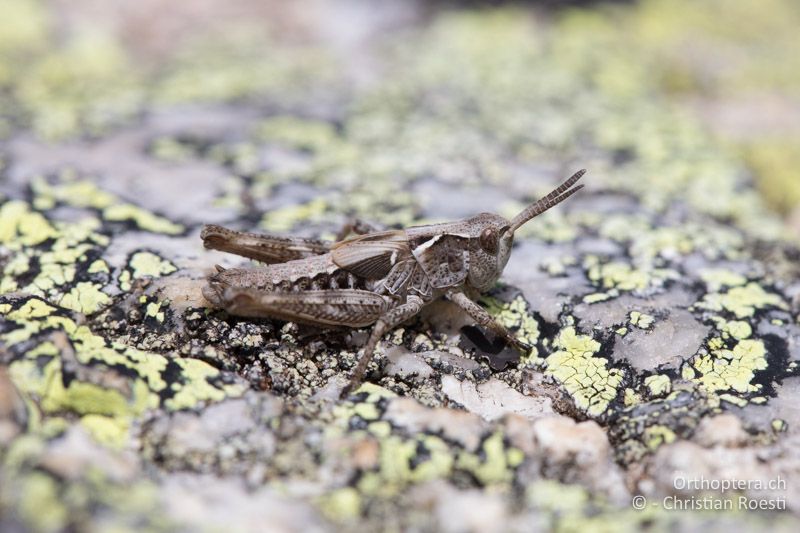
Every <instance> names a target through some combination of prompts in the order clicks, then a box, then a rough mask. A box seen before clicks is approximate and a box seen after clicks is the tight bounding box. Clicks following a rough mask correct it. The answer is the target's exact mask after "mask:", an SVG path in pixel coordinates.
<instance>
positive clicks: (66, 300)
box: [58, 281, 111, 315]
mask: <svg viewBox="0 0 800 533" xmlns="http://www.w3.org/2000/svg"><path fill="white" fill-rule="evenodd" d="M110 302H111V298H110V297H109V296H108V295H107V294H106V293H104V292H103V291H101V290H100V287H98V286H97V285H95V284H94V283H89V282H87V281H81V282H79V283H77V284H76V285H75V287H73V288H72V289H71V290H70V291H69V292H68V293H67V294H65V295H64V296H63V298H61V300H59V302H58V303H59V305H61V306H62V307H66V308H67V309H72V310H73V311H78V312H80V313H84V314H87V315H88V314H92V313H95V312H97V311H98V310H100V309H101V308H103V307H105V306H106V305H107V304H108V303H110Z"/></svg>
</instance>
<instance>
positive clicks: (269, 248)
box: [201, 170, 585, 393]
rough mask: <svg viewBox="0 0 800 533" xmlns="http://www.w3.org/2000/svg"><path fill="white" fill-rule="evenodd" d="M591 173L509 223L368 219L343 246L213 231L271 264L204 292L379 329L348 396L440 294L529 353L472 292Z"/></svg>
mask: <svg viewBox="0 0 800 533" xmlns="http://www.w3.org/2000/svg"><path fill="white" fill-rule="evenodd" d="M584 172H585V171H583V170H582V171H579V172H577V173H576V174H574V175H573V176H572V177H571V178H569V179H568V180H567V181H566V182H565V183H564V184H562V185H561V186H560V187H558V188H557V189H555V190H554V191H553V192H551V193H550V194H549V195H547V196H545V197H544V198H542V199H540V200H539V201H537V202H536V203H534V204H532V205H530V206H529V207H528V208H526V209H525V210H524V211H522V212H521V213H520V214H519V215H517V216H516V217H514V219H513V220H511V221H508V220H506V219H505V218H503V217H501V216H499V215H495V214H492V213H482V214H479V215H476V216H474V217H472V218H468V219H465V220H461V221H457V222H448V223H444V224H434V225H426V226H415V227H411V228H407V229H402V230H390V231H374V230H373V229H372V228H370V227H367V225H365V224H364V223H363V222H361V223H358V224H356V225H354V226H352V227H350V228H349V229H351V230H354V231H355V232H357V233H363V234H362V235H358V236H356V237H353V238H350V239H347V240H341V241H339V242H336V243H333V242H328V241H320V240H313V239H299V238H292V237H279V236H271V235H258V234H252V233H242V232H236V231H232V230H228V229H225V228H222V227H219V226H206V227H205V228H204V229H203V232H202V234H201V237H202V238H203V242H204V245H205V246H206V248H212V249H217V250H222V251H226V252H231V253H235V254H238V255H242V256H244V257H249V258H251V259H256V260H259V261H262V262H264V263H267V265H265V266H263V267H260V268H233V269H223V268H221V267H217V272H216V273H215V274H213V275H211V276H210V277H209V280H208V285H207V286H206V287H205V288H204V290H203V294H204V296H205V297H206V299H207V300H208V301H209V302H210V303H211V304H213V305H215V306H218V307H222V308H224V309H226V310H227V311H228V312H229V313H231V314H234V315H239V316H251V317H271V318H277V319H281V320H288V321H295V322H303V323H310V324H315V325H328V326H349V327H364V326H368V325H372V324H374V327H373V329H372V333H371V335H370V337H369V340H368V341H367V344H366V345H365V347H364V353H363V355H362V356H361V359H360V360H359V363H358V366H357V367H356V370H355V372H354V373H353V377H352V379H351V382H350V384H349V386H348V387H347V388H346V389H345V393H346V392H347V391H349V390H352V388H353V387H354V386H355V385H357V384H358V383H359V382H360V381H361V378H362V376H363V373H364V371H365V370H366V367H367V364H368V363H369V361H370V359H371V357H372V354H373V352H374V350H375V346H376V345H377V343H378V341H379V340H380V339H381V338H382V337H383V335H384V334H385V333H386V332H387V331H389V330H390V329H392V328H393V327H395V326H396V325H398V324H400V323H401V322H403V321H405V320H407V319H408V318H410V317H412V316H414V315H415V314H417V313H418V312H419V310H420V309H422V307H423V306H425V305H426V304H428V303H430V302H431V301H433V300H435V299H437V298H439V297H442V296H445V297H447V298H448V299H450V300H451V301H453V302H454V303H455V304H456V305H458V306H459V307H461V308H462V309H463V310H464V311H466V312H467V313H468V314H469V315H470V316H471V317H472V318H473V319H474V320H476V321H477V322H478V323H479V324H481V325H482V326H484V327H488V328H490V329H491V330H492V331H494V332H495V333H496V334H498V335H501V336H502V337H504V338H505V339H506V340H507V341H509V342H510V343H512V344H513V345H514V346H516V347H517V348H519V349H521V350H530V347H529V346H527V345H525V344H524V343H522V342H521V341H519V340H517V339H516V338H515V337H514V335H513V333H511V332H510V331H508V330H507V329H506V328H505V327H503V326H502V325H500V324H499V323H497V322H495V321H494V320H493V319H492V318H491V317H490V316H489V314H488V313H486V311H485V310H484V309H483V308H482V307H480V306H478V305H477V304H475V303H474V302H473V301H472V300H471V299H470V298H469V297H468V295H467V293H470V294H472V293H480V292H484V291H486V290H488V289H489V288H491V287H492V285H494V283H495V282H496V281H497V280H498V279H499V277H500V274H501V273H502V271H503V268H504V267H505V265H506V263H507V262H508V258H509V255H510V253H511V246H512V244H513V239H514V231H515V230H516V229H517V228H519V227H520V226H521V225H522V224H524V223H525V222H527V221H528V220H530V219H531V218H534V217H535V216H537V215H539V214H541V213H543V212H544V211H546V210H547V209H549V208H551V207H553V206H555V205H557V204H558V203H560V202H561V201H563V200H565V199H566V198H568V197H569V196H571V195H572V194H574V193H575V192H577V191H578V190H579V189H580V188H581V187H582V185H578V186H575V187H573V185H574V184H575V182H577V181H578V180H579V179H580V178H581V176H583V173H584Z"/></svg>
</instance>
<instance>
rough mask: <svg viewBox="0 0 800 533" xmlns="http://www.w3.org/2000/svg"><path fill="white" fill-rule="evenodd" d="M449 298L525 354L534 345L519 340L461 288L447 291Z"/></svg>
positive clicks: (479, 322) (475, 319)
mask: <svg viewBox="0 0 800 533" xmlns="http://www.w3.org/2000/svg"><path fill="white" fill-rule="evenodd" d="M447 299H449V300H450V301H451V302H453V303H454V304H456V305H457V306H459V307H460V308H461V309H463V310H464V311H466V313H467V314H468V315H469V316H471V317H472V319H473V320H474V321H475V322H477V323H478V324H480V325H481V326H483V327H485V328H488V329H489V330H491V331H492V332H493V333H495V334H496V335H499V336H500V337H503V338H504V339H505V340H506V341H507V342H508V343H509V344H511V345H512V346H514V347H515V348H516V349H517V350H519V351H520V352H522V353H523V354H527V353H529V352H530V351H531V350H532V349H533V346H531V345H529V344H528V343H526V342H523V341H521V340H519V339H518V338H517V337H516V336H515V335H514V334H513V333H512V332H511V331H509V330H508V328H506V327H505V326H504V325H502V324H500V323H499V322H497V321H496V320H495V319H494V318H492V315H490V314H489V313H488V312H487V311H486V309H484V308H483V307H481V306H480V305H478V304H476V303H475V302H473V301H472V300H470V299H469V297H468V296H467V295H466V294H464V293H463V292H461V291H459V290H451V291H449V292H448V293H447Z"/></svg>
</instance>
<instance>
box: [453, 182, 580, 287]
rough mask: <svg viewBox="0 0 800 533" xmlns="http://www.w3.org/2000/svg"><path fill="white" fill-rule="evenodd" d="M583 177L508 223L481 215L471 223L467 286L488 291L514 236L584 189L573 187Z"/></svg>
mask: <svg viewBox="0 0 800 533" xmlns="http://www.w3.org/2000/svg"><path fill="white" fill-rule="evenodd" d="M585 173H586V171H585V170H579V171H578V172H576V173H575V174H573V175H572V177H570V178H569V179H568V180H567V181H565V182H564V183H563V184H561V185H560V186H559V187H557V188H556V189H555V190H553V191H552V192H551V193H550V194H548V195H547V196H544V197H543V198H540V199H539V200H537V201H536V202H534V203H533V204H531V205H529V206H528V207H526V208H525V209H523V210H522V212H521V213H520V214H518V215H517V216H515V217H514V218H513V219H512V220H511V221H508V220H506V219H504V218H503V217H501V216H499V215H493V214H491V213H483V214H480V215H478V216H476V217H473V218H472V219H470V220H469V222H468V223H469V225H470V226H471V227H473V228H476V229H477V230H478V231H477V236H476V237H473V238H472V242H473V243H474V244H473V245H472V246H471V247H470V268H469V284H470V285H471V286H472V287H474V288H476V289H478V290H480V291H485V290H487V289H489V288H490V287H491V286H492V285H493V284H494V283H495V282H496V281H497V279H498V278H499V277H500V274H502V272H503V269H504V268H505V266H506V263H508V258H509V256H510V255H511V246H512V245H513V244H514V232H515V231H516V230H517V229H519V228H520V227H522V226H523V225H524V224H525V223H526V222H528V221H529V220H531V219H532V218H535V217H537V216H539V215H541V214H542V213H544V212H545V211H547V210H548V209H550V208H551V207H554V206H556V205H558V204H559V203H561V202H563V201H564V200H566V199H567V198H569V197H570V196H572V195H573V194H575V193H576V192H578V191H579V190H580V189H582V188H583V185H578V186H576V187H573V185H575V182H577V181H578V180H579V179H581V177H582V176H583V175H584V174H585Z"/></svg>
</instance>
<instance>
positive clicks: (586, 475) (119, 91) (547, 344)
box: [0, 0, 800, 531]
mask: <svg viewBox="0 0 800 533" xmlns="http://www.w3.org/2000/svg"><path fill="white" fill-rule="evenodd" d="M56 4H61V3H60V2H56V3H55V4H54V5H56ZM118 4H119V3H115V2H111V3H110V4H109V5H110V6H111V7H100V6H97V5H95V4H94V3H82V2H78V3H76V5H75V6H71V9H69V10H66V9H57V8H56V7H52V6H50V7H45V6H44V5H42V4H40V3H39V2H37V1H35V0H6V2H4V4H3V6H2V7H0V85H1V86H2V87H3V88H4V91H2V92H0V111H2V113H0V133H2V135H3V137H2V141H0V487H2V491H0V530H6V529H8V530H16V529H22V530H31V531H62V530H98V531H103V530H119V531H123V530H142V529H146V530H185V531H196V530H218V529H220V528H224V529H229V530H233V531H248V530H262V529H264V528H266V529H271V530H276V531H326V530H338V529H341V530H350V529H359V530H362V529H363V530H375V529H386V530H394V529H410V530H420V531H429V530H442V531H492V530H498V531H501V530H503V531H506V530H538V529H564V530H575V529H582V530H583V529H586V528H593V527H594V528H598V529H606V528H610V527H615V528H620V527H625V528H628V529H631V530H633V529H636V528H639V527H644V526H654V525H655V526H657V527H663V528H673V529H676V528H679V527H685V528H688V529H690V530H707V529H709V528H712V529H715V530H722V529H730V528H732V527H741V526H743V525H753V526H760V527H764V526H769V527H771V528H775V529H787V530H793V528H795V527H796V522H797V519H798V517H800V492H798V491H800V463H798V460H797V457H798V456H800V455H799V454H800V440H798V438H799V437H798V435H800V432H798V428H800V416H798V409H797V407H796V406H797V404H798V403H797V398H798V387H797V384H798V378H797V373H798V369H797V362H798V361H797V360H798V356H800V351H799V350H798V346H800V341H799V340H800V322H798V295H800V277H798V272H800V269H798V266H797V258H798V257H800V250H798V248H797V239H796V236H792V235H791V234H790V232H789V230H788V229H787V226H784V225H783V224H782V221H781V220H780V219H779V218H778V217H777V216H776V215H775V214H773V212H772V211H771V210H770V209H769V208H768V207H767V206H766V205H765V203H764V202H763V200H762V199H761V197H760V196H759V194H758V193H757V191H756V189H755V188H754V184H753V181H752V178H753V176H752V175H751V174H750V173H749V170H748V167H747V166H746V165H745V164H744V163H743V162H742V159H741V158H740V156H739V155H738V153H737V152H732V151H731V150H730V149H729V148H728V147H727V146H726V145H725V144H724V143H720V142H719V141H718V140H716V139H715V138H714V137H712V136H711V135H710V134H709V133H708V132H707V131H706V130H705V129H704V128H703V127H702V126H701V125H700V123H699V122H697V120H696V118H695V117H693V116H692V115H691V113H687V112H686V110H687V107H685V106H682V105H678V104H676V103H675V101H674V100H673V99H671V98H670V94H671V93H670V89H674V88H670V87H666V86H665V85H664V84H662V83H663V82H662V81H659V80H661V79H662V78H663V79H671V80H672V79H682V78H680V76H678V74H676V72H673V71H670V70H669V69H670V68H672V69H673V70H677V69H678V68H679V67H681V68H686V69H687V71H686V72H687V73H688V74H686V73H685V74H686V76H687V79H689V78H688V77H689V76H690V74H691V73H692V72H694V71H693V70H692V69H693V68H695V66H694V65H690V66H686V65H683V64H679V63H677V62H676V61H677V60H674V61H673V62H672V63H669V62H666V63H659V64H658V65H653V64H652V61H653V60H652V57H662V56H663V55H664V54H665V50H670V48H669V46H668V45H665V44H664V43H662V42H660V41H653V40H648V39H654V38H653V37H651V36H650V35H651V32H648V31H643V32H641V33H642V35H640V36H639V37H636V38H638V39H640V40H642V47H641V49H640V50H631V47H630V43H629V41H627V40H626V38H625V37H624V35H629V34H630V32H620V31H619V27H620V25H622V26H624V27H626V28H628V29H631V28H647V27H648V23H652V21H653V20H656V19H658V20H660V19H659V17H661V16H662V15H663V14H664V13H665V11H664V9H665V7H664V3H663V2H658V1H650V2H645V3H643V4H642V5H641V6H628V8H627V9H626V10H607V9H606V8H597V7H594V8H592V7H585V8H579V9H577V8H576V9H575V10H570V11H557V12H546V11H543V10H537V9H532V10H530V11H529V10H528V9H527V8H515V9H509V8H504V9H486V10H480V11H470V10H444V11H440V10H438V9H436V8H425V7H424V6H423V5H422V4H423V3H414V2H407V3H406V2H387V3H386V6H384V9H383V10H370V9H367V8H364V7H363V5H362V4H361V3H360V2H349V1H343V2H339V3H336V4H331V5H328V4H325V3H316V4H315V5H316V6H317V7H318V8H319V9H321V11H317V13H318V16H317V17H313V16H310V15H308V13H309V12H310V11H308V10H304V9H299V8H292V9H282V8H280V7H276V6H275V5H273V3H272V2H266V3H263V5H262V3H253V2H248V1H245V0H236V1H233V2H231V8H230V10H225V9H221V8H220V7H219V6H216V7H214V3H213V2H211V3H208V5H205V3H204V6H203V7H202V8H198V11H197V13H193V16H194V17H196V18H195V19H194V20H197V21H200V22H202V23H203V24H205V25H206V26H207V27H208V31H204V32H202V33H198V30H197V29H196V28H195V29H192V30H189V29H187V28H186V27H185V22H183V21H184V18H185V17H184V16H183V15H185V13H184V12H182V9H183V8H180V7H176V8H175V11H174V12H172V11H170V12H165V13H163V17H159V19H158V21H157V22H155V23H153V24H152V25H151V24H150V22H151V19H150V18H149V17H148V18H145V17H144V14H146V13H148V11H147V10H148V9H153V8H154V2H143V3H142V5H141V6H139V7H132V6H129V7H125V8H122V7H121V5H118ZM254 4H258V5H254ZM299 4H307V3H306V2H299ZM323 4H324V5H323ZM733 4H736V5H737V6H738V8H737V9H739V10H740V11H742V12H745V10H746V7H745V4H746V2H744V0H743V1H741V2H733ZM774 4H775V5H773V6H772V10H773V11H772V12H771V13H773V14H774V16H775V17H778V18H781V17H783V18H786V19H787V20H791V17H792V13H793V11H792V10H791V8H790V7H786V5H784V4H785V2H784V3H782V2H780V1H777V0H776V2H774ZM90 5H91V6H92V7H89V6H90ZM137 5H138V3H137ZM158 5H159V6H161V4H158ZM332 6H333V7H332ZM62 7H63V6H62ZM305 7H306V8H308V7H309V6H308V5H305ZM160 8H161V9H163V6H161V7H160ZM704 9H708V8H704ZM704 9H698V10H697V13H701V14H702V13H706V11H705V10H704ZM782 10H784V11H782ZM690 11H691V10H690ZM709 11H711V10H710V9H709ZM667 12H669V11H667ZM692 12H694V11H692ZM787 13H788V14H787ZM243 14H244V15H243ZM704 16H705V15H704ZM708 16H710V15H708ZM715 16H716V15H715ZM91 17H99V19H97V18H91ZM248 17H249V18H252V19H253V20H259V21H264V20H270V21H272V22H271V24H272V27H270V34H269V35H265V34H264V31H263V28H259V27H255V28H253V26H252V24H248V22H247V19H248ZM697 17H701V15H699V14H698V15H697ZM87 20H91V21H93V22H95V23H96V24H93V26H96V29H97V31H88V30H87V29H86V28H87V26H86V21H87ZM98 20H101V21H103V22H102V23H97V21H98ZM144 20H147V24H145V23H144V22H143V21H144ZM702 20H704V19H702ZM8 21H14V22H11V23H10V22H8ZM22 22H24V24H22ZM691 24H696V25H695V26H693V27H695V28H696V27H698V26H697V25H698V24H699V25H700V27H702V24H701V23H700V22H698V21H695V22H691ZM754 24H766V25H767V27H769V28H771V29H772V30H774V31H773V33H772V34H773V35H774V36H775V37H774V39H775V40H776V41H779V40H780V39H781V38H782V37H781V36H783V35H784V34H783V33H781V31H786V32H788V33H787V34H791V35H794V31H795V28H796V25H792V24H790V23H788V22H787V23H786V24H787V25H786V26H785V27H784V26H783V25H781V24H778V23H775V24H777V26H776V27H773V26H770V24H772V23H768V21H764V20H761V21H760V22H754ZM678 26H680V27H681V28H683V27H684V26H683V22H681V24H679V25H678ZM782 28H783V30H782ZM787 28H788V29H787ZM12 30H13V31H12ZM623 34H624V35H623ZM644 34H646V35H647V36H644ZM637 35H638V34H637ZM659 35H662V34H659ZM664 35H666V34H664ZM298 36H302V37H298ZM679 37H680V36H679ZM679 37H670V38H673V39H677V40H678V41H680V39H679ZM662 38H663V39H666V40H667V41H668V40H669V39H668V37H667V36H663V35H662ZM670 42H672V43H673V44H674V42H675V41H670ZM659 54H661V55H659ZM790 56H791V54H790ZM797 56H798V57H800V54H797ZM791 57H793V58H794V59H793V60H796V57H795V56H791ZM665 65H666V66H665ZM659 69H660V70H659ZM796 70H797V71H800V68H798V69H796ZM703 72H704V75H706V74H707V76H708V78H703V79H708V80H710V81H709V82H708V83H722V82H725V81H727V80H726V79H725V78H724V77H723V75H722V74H721V73H719V72H707V71H705V70H704V71H703ZM654 73H656V74H658V75H654ZM785 83H787V84H790V83H792V82H791V81H787V82H785ZM580 167H587V168H589V169H590V173H589V175H587V177H586V178H585V182H586V184H587V188H586V190H585V191H583V192H581V194H580V195H577V196H576V197H574V198H573V199H571V200H570V201H569V202H567V203H565V204H564V205H562V206H560V207H559V208H558V209H557V210H555V211H553V212H551V213H548V214H546V215H544V216H542V217H541V218H539V219H537V220H536V221H535V222H533V223H531V224H529V225H528V226H525V228H524V229H523V230H521V231H520V232H519V235H518V239H517V241H518V242H517V243H516V246H515V249H514V253H513V254H512V257H511V260H510V263H509V265H508V267H507V269H506V272H505V274H504V276H503V278H502V281H501V283H500V284H498V286H497V287H495V288H494V289H493V290H492V291H490V292H489V293H488V294H487V295H485V296H484V298H483V299H482V300H481V302H480V303H481V305H483V306H484V307H485V308H486V309H487V310H488V311H489V312H490V313H491V314H492V315H494V316H495V317H496V318H497V319H498V320H499V321H501V322H502V323H504V324H505V325H507V326H508V327H510V328H512V329H513V330H514V331H515V332H516V333H517V335H518V336H519V337H520V338H522V339H524V340H525V341H526V342H528V343H529V344H531V345H533V346H535V349H534V350H533V351H532V352H531V353H530V354H527V355H525V356H523V357H521V358H520V357H518V356H517V355H516V353H515V352H513V351H511V350H509V349H507V348H504V347H503V346H502V345H501V346H498V345H497V344H496V343H493V342H492V339H491V338H490V336H488V334H486V333H485V332H482V331H481V330H480V329H477V328H474V327H472V326H471V325H470V321H469V320H468V319H466V318H465V317H463V316H461V315H460V314H459V313H457V312H456V311H455V310H454V308H453V307H452V305H448V304H445V303H437V304H435V305H433V306H431V307H430V308H429V309H427V310H426V311H425V312H423V313H422V314H421V315H420V316H419V317H416V318H415V319H413V320H411V321H409V322H408V323H406V324H404V325H403V326H401V327H400V328H398V329H396V330H395V331H394V332H392V333H391V334H389V335H387V336H386V337H385V338H384V339H383V341H382V342H381V344H380V346H379V350H378V351H379V357H376V360H375V361H374V362H373V363H372V364H371V365H370V368H369V369H368V374H367V382H366V383H365V384H364V385H363V386H362V387H361V388H360V389H359V390H358V391H356V392H355V393H354V394H353V395H352V396H350V397H349V398H348V399H346V400H341V401H340V400H338V391H340V390H341V388H342V386H343V385H344V383H345V382H346V381H345V380H346V376H347V375H349V373H350V372H351V370H352V368H353V366H354V364H355V361H356V358H357V355H358V350H359V347H360V346H361V345H362V344H363V342H364V341H365V339H366V333H365V331H333V332H322V333H320V332H314V331H311V332H309V331H306V330H304V329H301V328H298V327H297V326H296V325H294V324H285V323H281V322H276V321H270V320H250V319H241V318H236V317H232V316H228V315H227V314H226V313H224V312H222V311H219V310H214V309H212V308H211V307H210V306H209V304H208V303H207V302H206V301H205V300H204V299H203V297H202V293H201V292H200V291H201V288H202V286H203V284H204V278H205V276H206V275H207V274H208V273H209V272H210V271H211V269H212V267H213V265H214V264H221V265H223V266H233V265H242V264H245V263H246V262H245V261H244V260H242V259H239V258H236V257H233V256H227V255H224V254H220V253H217V252H208V251H205V250H203V249H202V246H201V242H200V239H199V232H200V229H201V227H202V224H204V223H209V222H213V223H220V224H225V225H228V226H230V227H233V228H240V229H247V230H254V231H263V232H277V233H287V234H294V235H301V236H314V237H324V238H330V237H332V236H333V235H335V233H336V232H337V231H338V229H339V228H340V227H341V226H342V224H343V223H344V222H345V221H346V220H348V219H349V218H350V217H353V216H358V217H361V218H365V219H368V220H373V221H376V222H379V223H382V224H385V225H388V226H406V225H411V224H415V223H425V222H430V221H433V220H442V219H452V218H458V217H462V216H470V215H472V214H475V213H476V212H480V211H484V210H490V211H496V212H499V213H501V214H504V215H513V214H515V213H516V212H517V211H518V210H519V209H521V208H522V207H523V206H524V205H525V204H526V203H527V202H529V201H531V200H533V199H535V198H536V197H538V196H539V195H540V194H541V193H543V192H546V191H548V190H549V189H550V188H552V186H553V185H554V184H555V183H557V182H558V181H559V180H560V179H562V178H563V177H565V176H566V175H568V174H569V173H570V172H571V171H572V170H574V169H577V168H580ZM676 472H680V473H682V474H681V475H682V476H684V477H681V478H680V479H681V480H683V481H686V480H688V479H689V478H692V479H694V478H700V477H701V476H702V477H704V478H705V479H712V480H734V479H738V480H746V481H752V482H753V483H751V484H750V485H749V486H747V487H745V488H742V489H739V490H737V491H735V492H733V493H730V494H727V493H726V494H723V493H721V492H719V491H714V490H710V491H709V490H703V489H702V488H696V487H695V488H692V487H691V486H688V487H687V486H685V485H684V486H678V484H680V483H679V480H678V478H677V477H676V475H677V474H676ZM776 479H782V480H784V482H785V485H783V486H777V487H772V486H770V487H769V488H757V487H756V486H755V482H756V481H758V482H761V483H764V484H768V483H769V482H770V481H771V480H776ZM635 495H644V496H646V497H647V498H648V500H649V502H650V504H649V506H648V507H647V509H646V510H644V511H640V510H637V509H635V508H633V507H632V506H631V499H632V498H633V497H634V496H635ZM740 496H741V497H745V498H746V499H747V501H748V502H755V505H759V504H763V505H768V504H770V502H773V503H774V502H778V503H779V505H780V504H781V502H782V507H781V508H779V509H775V508H768V509H764V510H762V512H760V513H750V512H748V513H746V514H742V513H736V512H719V513H710V512H705V511H702V512H701V510H699V509H698V508H697V507H695V508H688V509H684V510H675V507H672V508H670V507H668V504H667V502H668V500H667V499H666V498H670V497H673V498H682V499H683V500H682V501H685V502H690V503H688V504H686V505H692V503H691V502H695V503H696V502H698V501H700V502H702V501H704V500H702V498H704V497H709V498H710V499H711V501H712V502H715V505H716V504H724V503H725V502H727V501H731V502H733V503H736V505H739V504H738V501H739V500H738V498H739V497H740ZM729 497H730V498H731V500H728V498H729ZM669 501H674V500H669ZM733 503H732V504H731V505H733ZM748 505H749V504H748ZM736 508H737V509H739V510H744V509H743V508H740V507H736ZM783 508H785V510H786V511H785V512H782V509H783ZM748 510H749V509H748Z"/></svg>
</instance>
